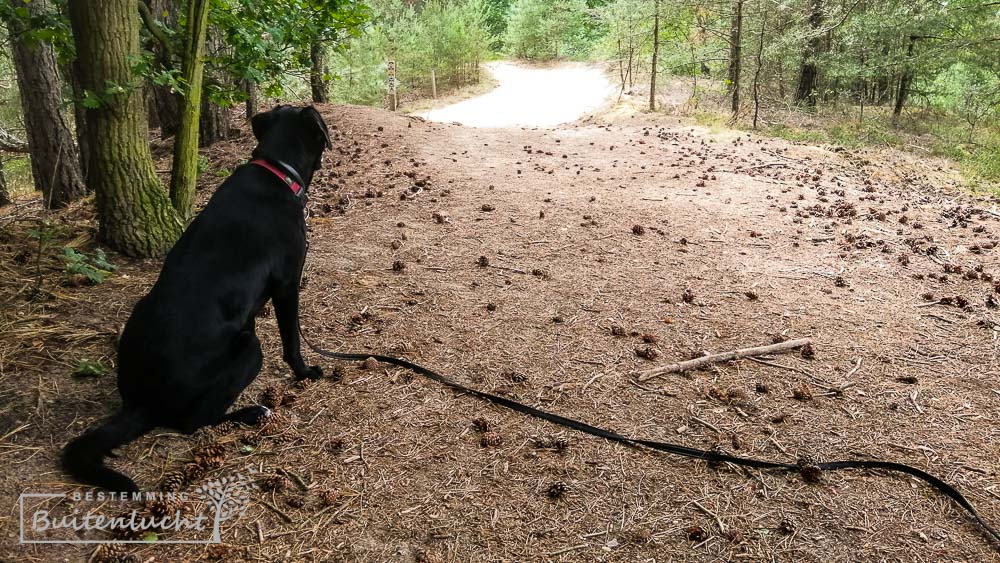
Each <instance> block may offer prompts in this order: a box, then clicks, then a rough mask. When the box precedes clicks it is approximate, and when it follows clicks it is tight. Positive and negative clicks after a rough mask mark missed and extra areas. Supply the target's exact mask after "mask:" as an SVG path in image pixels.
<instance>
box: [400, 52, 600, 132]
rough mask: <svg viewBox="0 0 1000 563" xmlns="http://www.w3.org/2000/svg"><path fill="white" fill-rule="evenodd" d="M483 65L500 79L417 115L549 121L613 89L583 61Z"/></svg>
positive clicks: (491, 123) (497, 122)
mask: <svg viewBox="0 0 1000 563" xmlns="http://www.w3.org/2000/svg"><path fill="white" fill-rule="evenodd" d="M486 68H487V69H488V70H489V72H490V73H492V74H493V76H494V77H495V78H496V80H497V81H498V82H499V86H497V88H496V89H494V90H492V91H490V92H489V93H487V94H484V95H482V96H478V97H476V98H472V99H470V100H465V101H463V102H459V103H457V104H452V105H450V106H446V107H443V108H440V109H435V110H431V111H428V112H424V113H421V114H419V115H420V116H421V117H424V118H426V119H428V120H430V121H441V122H444V123H460V124H462V125H467V126H470V127H517V126H521V127H554V126H556V125H560V124H563V123H570V122H572V121H576V120H577V119H579V118H580V117H582V116H583V115H585V114H586V113H588V112H591V111H593V110H595V109H597V108H599V107H600V106H601V105H603V104H604V103H605V101H606V100H607V99H608V98H609V97H610V96H611V94H612V93H613V90H614V89H613V88H612V86H611V83H610V82H608V79H607V78H606V77H605V76H604V74H603V73H602V72H601V71H600V70H598V69H596V68H593V67H589V66H586V65H582V64H576V63H568V64H564V65H560V66H558V67H555V68H530V67H524V66H520V65H515V64H512V63H507V62H494V63H488V64H487V65H486Z"/></svg>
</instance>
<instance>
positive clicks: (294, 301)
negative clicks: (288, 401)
mask: <svg viewBox="0 0 1000 563" xmlns="http://www.w3.org/2000/svg"><path fill="white" fill-rule="evenodd" d="M297 282H298V280H296V283H294V284H289V285H288V286H286V287H284V288H282V289H280V290H278V291H276V292H275V293H274V295H273V296H272V298H271V301H272V302H273V303H274V316H275V318H276V319H277V321H278V331H279V332H280V333H281V347H282V349H283V352H284V359H285V362H286V363H287V364H288V367H290V368H292V372H294V373H295V379H319V378H321V377H323V370H321V369H320V368H319V366H307V365H306V363H305V362H304V361H303V360H302V350H301V344H300V342H299V284H298V283H297Z"/></svg>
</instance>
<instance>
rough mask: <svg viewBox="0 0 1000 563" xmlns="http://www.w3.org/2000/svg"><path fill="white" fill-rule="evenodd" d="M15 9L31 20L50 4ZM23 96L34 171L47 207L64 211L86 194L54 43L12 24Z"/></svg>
mask: <svg viewBox="0 0 1000 563" xmlns="http://www.w3.org/2000/svg"><path fill="white" fill-rule="evenodd" d="M10 3H11V6H12V7H13V8H19V7H26V8H27V9H28V13H29V14H30V15H31V16H32V17H44V16H45V14H46V12H48V10H49V6H48V2H47V0H32V2H29V3H28V4H25V3H24V0H10ZM8 23H9V26H10V39H11V47H12V53H13V59H14V68H15V69H16V70H17V86H18V90H19V91H20V94H21V108H22V110H23V113H24V128H25V130H26V133H27V137H28V151H29V153H30V154H31V173H32V176H33V177H34V180H35V186H36V187H37V188H38V189H39V190H41V191H42V196H43V203H44V204H45V206H46V207H49V208H56V207H63V206H65V205H66V204H67V203H69V202H71V201H73V200H75V199H78V198H80V197H82V196H83V195H84V194H86V193H87V185H86V183H85V182H84V178H83V172H82V171H81V169H80V153H79V152H77V147H76V142H75V141H74V139H73V133H72V132H71V131H70V128H69V125H67V123H66V120H65V119H64V117H63V114H62V85H61V84H60V82H59V67H58V66H57V64H56V53H55V49H53V48H52V45H51V44H49V43H47V42H45V41H39V40H37V39H35V38H33V37H31V34H30V30H29V29H28V26H27V24H26V22H25V21H23V20H22V19H21V18H18V17H12V18H11V20H10V21H9V22H8Z"/></svg>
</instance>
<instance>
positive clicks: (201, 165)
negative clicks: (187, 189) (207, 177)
mask: <svg viewBox="0 0 1000 563" xmlns="http://www.w3.org/2000/svg"><path fill="white" fill-rule="evenodd" d="M211 165H212V162H211V161H210V160H208V157H207V156H205V155H203V154H199V155H198V165H197V166H198V168H197V170H198V175H199V176H200V175H202V174H204V173H205V172H208V167H209V166H211Z"/></svg>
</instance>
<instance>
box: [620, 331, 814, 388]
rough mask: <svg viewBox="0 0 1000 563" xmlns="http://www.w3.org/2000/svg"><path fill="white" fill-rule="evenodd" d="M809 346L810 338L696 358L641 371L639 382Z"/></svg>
mask: <svg viewBox="0 0 1000 563" xmlns="http://www.w3.org/2000/svg"><path fill="white" fill-rule="evenodd" d="M807 344H812V340H811V339H809V338H799V339H797V340H787V341H785V342H779V343H777V344H770V345H768V346H758V347H756V348H742V349H739V350H732V351H730V352H723V353H721V354H711V355H709V356H702V357H700V358H695V359H693V360H685V361H683V362H677V363H675V364H670V365H667V366H663V367H658V368H653V369H650V370H646V371H640V372H639V373H638V380H639V381H648V380H650V379H653V378H654V377H657V376H660V375H664V374H667V373H674V372H679V371H688V370H692V369H696V368H700V367H702V366H705V365H709V364H718V363H721V362H728V361H731V360H738V359H740V358H750V357H754V356H765V355H767V354H775V353H778V352H787V351H788V350H792V349H795V348H801V347H803V346H806V345H807Z"/></svg>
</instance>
